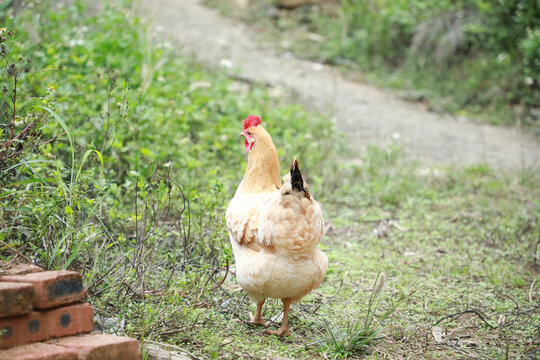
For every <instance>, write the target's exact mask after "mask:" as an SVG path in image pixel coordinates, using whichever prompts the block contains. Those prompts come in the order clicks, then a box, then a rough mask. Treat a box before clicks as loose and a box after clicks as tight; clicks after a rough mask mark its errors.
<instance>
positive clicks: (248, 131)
mask: <svg viewBox="0 0 540 360" xmlns="http://www.w3.org/2000/svg"><path fill="white" fill-rule="evenodd" d="M261 122H262V121H261V118H260V117H258V116H255V115H249V116H248V117H247V118H246V119H245V120H244V128H243V129H242V133H241V134H240V135H242V136H243V137H244V145H245V146H246V152H249V151H250V150H251V149H252V148H253V145H255V141H256V139H255V136H254V135H253V133H252V130H253V128H256V127H257V126H259V125H260V124H261Z"/></svg>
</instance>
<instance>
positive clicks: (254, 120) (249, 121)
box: [244, 115, 262, 129]
mask: <svg viewBox="0 0 540 360" xmlns="http://www.w3.org/2000/svg"><path fill="white" fill-rule="evenodd" d="M261 122H262V121H261V118H260V117H258V116H255V115H248V117H247V118H246V119H245V120H244V129H247V128H250V127H255V126H258V125H259V124H260V123H261Z"/></svg>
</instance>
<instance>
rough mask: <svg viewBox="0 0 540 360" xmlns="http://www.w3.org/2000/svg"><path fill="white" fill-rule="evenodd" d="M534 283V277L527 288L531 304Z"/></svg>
mask: <svg viewBox="0 0 540 360" xmlns="http://www.w3.org/2000/svg"><path fill="white" fill-rule="evenodd" d="M535 284H536V279H534V280H533V282H532V284H531V287H530V288H529V302H530V303H531V304H532V303H533V301H532V293H533V290H534V285H535Z"/></svg>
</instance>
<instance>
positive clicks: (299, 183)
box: [290, 157, 309, 194]
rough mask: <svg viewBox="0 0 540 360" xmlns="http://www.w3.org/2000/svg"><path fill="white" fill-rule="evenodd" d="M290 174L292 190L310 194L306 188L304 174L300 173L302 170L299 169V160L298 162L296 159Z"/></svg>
mask: <svg viewBox="0 0 540 360" xmlns="http://www.w3.org/2000/svg"><path fill="white" fill-rule="evenodd" d="M290 173H291V185H292V188H293V189H294V190H296V191H303V192H304V193H306V194H309V192H308V191H307V189H305V188H304V179H302V173H300V169H299V168H298V160H296V157H295V158H294V160H293V162H292V164H291V170H290Z"/></svg>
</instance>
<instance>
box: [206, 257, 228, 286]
mask: <svg viewBox="0 0 540 360" xmlns="http://www.w3.org/2000/svg"><path fill="white" fill-rule="evenodd" d="M228 274H229V259H227V267H226V269H225V275H224V276H223V279H221V281H220V282H219V283H218V284H216V285H214V286H212V287H211V288H210V290H216V289H217V288H218V287H220V286H221V285H222V284H223V283H224V282H225V279H227V275H228Z"/></svg>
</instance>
